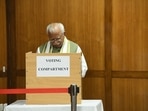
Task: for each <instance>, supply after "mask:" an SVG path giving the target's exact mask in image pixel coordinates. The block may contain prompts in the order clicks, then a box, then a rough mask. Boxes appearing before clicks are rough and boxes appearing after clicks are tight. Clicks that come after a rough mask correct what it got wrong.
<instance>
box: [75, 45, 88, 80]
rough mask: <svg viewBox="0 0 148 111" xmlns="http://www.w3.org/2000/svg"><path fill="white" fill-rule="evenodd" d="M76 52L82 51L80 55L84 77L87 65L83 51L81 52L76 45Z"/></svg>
mask: <svg viewBox="0 0 148 111" xmlns="http://www.w3.org/2000/svg"><path fill="white" fill-rule="evenodd" d="M77 53H82V55H81V64H82V77H83V78H84V77H85V75H86V72H87V70H88V66H87V63H86V60H85V57H84V54H83V52H82V50H81V48H80V47H79V46H78V49H77Z"/></svg>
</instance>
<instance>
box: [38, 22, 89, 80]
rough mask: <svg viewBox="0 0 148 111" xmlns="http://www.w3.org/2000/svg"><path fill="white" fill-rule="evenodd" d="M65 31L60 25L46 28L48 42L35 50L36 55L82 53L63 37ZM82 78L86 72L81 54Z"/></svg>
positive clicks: (56, 24)
mask: <svg viewBox="0 0 148 111" xmlns="http://www.w3.org/2000/svg"><path fill="white" fill-rule="evenodd" d="M64 32H65V29H64V25H63V24H62V23H51V24H49V25H48V26H47V34H48V37H49V41H48V42H46V43H45V44H42V45H41V46H39V47H38V48H37V53H82V50H81V48H80V47H79V45H78V44H76V43H74V42H72V41H70V40H68V39H67V38H66V36H65V35H64ZM81 60H82V63H81V64H82V77H85V75H86V71H87V70H88V67H87V63H86V60H85V57H84V55H83V53H82V56H81Z"/></svg>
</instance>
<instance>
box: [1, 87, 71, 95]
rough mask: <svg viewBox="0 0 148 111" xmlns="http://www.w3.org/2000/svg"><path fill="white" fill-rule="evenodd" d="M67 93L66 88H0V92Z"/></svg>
mask: <svg viewBox="0 0 148 111" xmlns="http://www.w3.org/2000/svg"><path fill="white" fill-rule="evenodd" d="M26 93H68V88H28V89H0V94H26Z"/></svg>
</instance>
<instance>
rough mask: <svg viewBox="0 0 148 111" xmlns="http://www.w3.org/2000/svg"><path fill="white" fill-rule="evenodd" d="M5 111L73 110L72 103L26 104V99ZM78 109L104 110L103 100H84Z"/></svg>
mask: <svg viewBox="0 0 148 111" xmlns="http://www.w3.org/2000/svg"><path fill="white" fill-rule="evenodd" d="M4 111H71V104H49V105H30V104H29V105H28V104H27V105H26V103H25V100H17V101H15V102H14V103H12V104H9V105H8V106H6V107H5V109H4ZM77 111H103V104H102V100H82V101H81V104H77Z"/></svg>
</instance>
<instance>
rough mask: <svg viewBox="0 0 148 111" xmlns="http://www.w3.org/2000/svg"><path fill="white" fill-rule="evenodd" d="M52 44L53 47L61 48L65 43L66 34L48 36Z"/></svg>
mask: <svg viewBox="0 0 148 111" xmlns="http://www.w3.org/2000/svg"><path fill="white" fill-rule="evenodd" d="M48 36H49V40H50V43H51V45H52V46H53V47H56V48H60V47H62V45H63V42H64V33H59V32H55V33H52V34H50V33H49V34H48Z"/></svg>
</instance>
